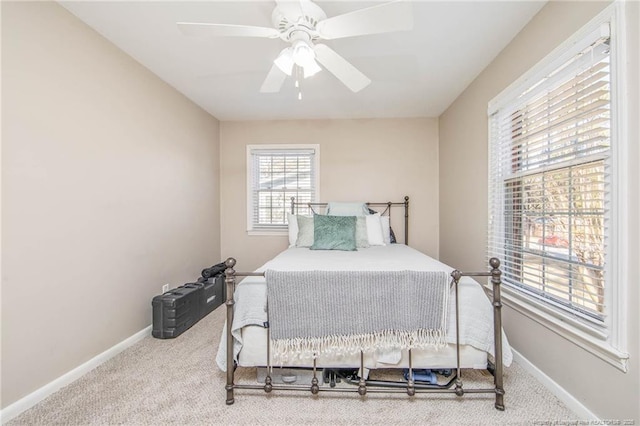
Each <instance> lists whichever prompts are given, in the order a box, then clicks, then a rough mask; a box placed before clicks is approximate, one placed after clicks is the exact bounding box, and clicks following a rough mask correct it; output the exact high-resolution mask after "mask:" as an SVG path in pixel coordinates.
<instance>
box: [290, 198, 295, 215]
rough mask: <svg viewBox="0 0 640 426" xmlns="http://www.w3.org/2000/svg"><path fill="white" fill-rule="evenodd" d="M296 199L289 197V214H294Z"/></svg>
mask: <svg viewBox="0 0 640 426" xmlns="http://www.w3.org/2000/svg"><path fill="white" fill-rule="evenodd" d="M295 208H296V197H291V214H296V212H295Z"/></svg>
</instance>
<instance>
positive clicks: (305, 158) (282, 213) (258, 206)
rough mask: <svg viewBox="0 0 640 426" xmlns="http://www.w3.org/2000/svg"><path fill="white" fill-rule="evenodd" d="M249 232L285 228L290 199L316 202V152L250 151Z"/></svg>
mask: <svg viewBox="0 0 640 426" xmlns="http://www.w3.org/2000/svg"><path fill="white" fill-rule="evenodd" d="M249 151H250V159H249V163H250V164H249V167H250V177H249V179H250V193H251V194H250V197H249V199H250V204H251V205H250V207H249V229H252V230H258V231H259V230H267V231H268V230H279V229H286V228H287V212H290V211H291V197H295V199H296V202H313V201H315V200H316V173H317V171H316V158H315V156H316V151H317V150H316V149H313V148H286V147H283V148H268V149H264V148H250V150H249Z"/></svg>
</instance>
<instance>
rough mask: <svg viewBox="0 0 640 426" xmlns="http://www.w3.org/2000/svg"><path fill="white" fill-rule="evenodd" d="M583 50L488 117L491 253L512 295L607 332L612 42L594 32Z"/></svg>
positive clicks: (491, 112)
mask: <svg viewBox="0 0 640 426" xmlns="http://www.w3.org/2000/svg"><path fill="white" fill-rule="evenodd" d="M585 42H586V45H587V47H586V48H584V47H583V48H581V50H580V51H579V52H577V54H576V52H574V53H573V54H572V56H571V57H570V58H568V59H565V60H564V62H563V63H561V64H555V66H556V68H555V69H553V70H552V71H551V72H547V73H545V75H544V76H541V77H539V78H537V79H532V80H530V81H529V82H528V83H527V86H526V87H523V88H522V89H523V90H521V91H520V92H519V93H517V94H516V95H515V96H513V97H512V99H507V100H505V101H503V103H502V105H499V106H498V107H496V108H495V110H493V111H490V122H489V125H490V153H489V156H490V157H489V168H490V171H489V173H490V182H489V185H490V186H489V209H490V210H489V248H488V251H489V255H490V256H496V257H499V258H500V259H502V260H503V278H504V282H505V283H506V284H507V285H508V286H510V287H511V288H514V289H516V290H517V291H520V292H522V293H525V294H526V295H528V296H530V297H533V298H535V299H537V300H538V301H540V302H541V303H545V304H549V305H552V306H553V307H554V308H557V309H560V310H564V311H568V312H570V313H571V314H573V315H575V316H579V317H581V318H584V319H586V320H588V321H590V322H594V323H596V324H603V322H604V318H605V305H606V301H605V300H604V297H605V285H606V284H605V283H606V281H607V280H606V276H605V261H606V257H607V256H606V250H607V244H606V243H607V238H608V230H609V202H610V186H611V184H610V170H609V169H610V167H609V164H610V162H609V158H610V145H611V135H610V128H611V117H610V105H611V96H610V93H611V91H610V79H609V76H610V67H609V44H608V43H609V38H608V36H603V35H602V32H601V31H598V32H596V33H593V34H592V35H591V36H590V38H589V39H587V40H585Z"/></svg>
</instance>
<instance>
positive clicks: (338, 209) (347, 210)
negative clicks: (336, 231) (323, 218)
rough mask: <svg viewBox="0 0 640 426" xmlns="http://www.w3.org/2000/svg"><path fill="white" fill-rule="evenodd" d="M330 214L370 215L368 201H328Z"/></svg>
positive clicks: (328, 212)
mask: <svg viewBox="0 0 640 426" xmlns="http://www.w3.org/2000/svg"><path fill="white" fill-rule="evenodd" d="M327 215H328V216H368V215H369V208H368V207H367V204H366V203H360V202H358V203H341V202H335V201H331V202H329V203H327Z"/></svg>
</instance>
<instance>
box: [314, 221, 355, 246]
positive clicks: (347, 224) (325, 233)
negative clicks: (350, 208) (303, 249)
mask: <svg viewBox="0 0 640 426" xmlns="http://www.w3.org/2000/svg"><path fill="white" fill-rule="evenodd" d="M311 250H345V251H354V250H356V217H355V216H325V215H315V216H314V217H313V245H312V246H311Z"/></svg>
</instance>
